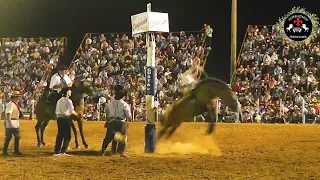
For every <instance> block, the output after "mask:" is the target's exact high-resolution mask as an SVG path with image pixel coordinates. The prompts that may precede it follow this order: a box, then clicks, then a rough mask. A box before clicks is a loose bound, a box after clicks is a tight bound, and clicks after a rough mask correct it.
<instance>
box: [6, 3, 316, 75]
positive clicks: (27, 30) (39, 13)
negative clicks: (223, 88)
mask: <svg viewBox="0 0 320 180" xmlns="http://www.w3.org/2000/svg"><path fill="white" fill-rule="evenodd" d="M148 2H151V3H152V11H157V12H166V13H169V22H170V31H180V30H185V31H197V30H200V29H201V28H202V27H203V24H204V23H207V24H210V25H211V27H212V28H213V29H214V31H215V32H214V36H213V51H212V53H211V57H210V59H209V62H208V63H209V64H208V65H207V67H206V69H207V71H208V70H210V72H209V73H210V75H211V76H214V77H217V78H221V79H223V80H225V81H229V68H230V33H231V32H230V27H231V24H230V22H231V19H230V17H231V0H197V1H196V0H190V1H189V2H188V1H186V0H184V1H181V0H176V1H174V0H172V1H169V0H149V1H147V0H86V1H83V0H0V37H17V36H21V37H40V36H42V37H48V36H49V37H56V36H65V37H67V38H68V57H67V58H66V59H69V61H70V60H71V59H72V57H73V55H74V54H75V52H76V49H77V48H78V47H79V44H80V43H81V40H82V38H83V36H84V35H85V33H87V32H131V22H130V16H131V15H134V14H138V13H140V12H144V11H146V4H147V3H148ZM319 5H320V1H318V0H285V1H284V0H268V1H264V0H238V34H237V35H238V51H237V53H239V49H240V47H241V44H242V40H243V37H244V34H245V31H246V28H247V25H248V24H267V25H268V24H270V25H271V24H274V23H275V22H276V21H277V20H278V18H279V17H281V16H283V15H285V14H286V13H287V12H288V11H290V10H291V9H292V7H294V6H301V7H304V8H306V9H307V11H309V12H312V13H316V14H318V16H320V8H319V7H320V6H319Z"/></svg>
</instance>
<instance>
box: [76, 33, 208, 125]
mask: <svg viewBox="0 0 320 180" xmlns="http://www.w3.org/2000/svg"><path fill="white" fill-rule="evenodd" d="M203 41H204V39H203V37H202V32H184V31H181V32H171V33H170V34H157V35H156V66H157V72H158V88H157V89H158V91H157V99H158V103H159V106H158V107H159V108H160V109H161V108H163V107H165V106H166V104H168V102H170V101H174V100H176V98H178V82H179V77H180V76H181V74H182V73H184V72H185V71H186V70H187V69H188V68H189V67H190V66H195V65H202V63H203V62H202V61H203V56H205V55H206V52H207V49H206V48H205V47H203V44H204V43H203ZM146 52H147V50H146V46H145V37H144V36H143V35H139V36H135V37H132V36H131V33H88V34H86V35H85V37H84V38H83V41H82V43H81V45H80V47H79V49H78V51H77V54H76V56H75V58H74V60H73V63H72V64H71V69H70V73H71V76H72V77H73V78H74V76H75V75H77V76H81V77H83V78H86V79H87V80H88V81H90V82H92V85H93V87H94V89H95V95H94V97H92V98H90V99H89V100H88V102H87V103H86V104H91V103H93V104H94V105H95V107H96V108H97V104H98V101H99V97H102V96H104V97H107V96H108V95H112V92H110V91H109V90H110V89H111V87H112V86H113V85H116V84H121V85H124V86H125V88H127V89H128V90H129V92H130V94H128V99H129V101H130V105H131V107H132V109H133V111H135V113H134V114H137V118H139V117H140V118H141V119H144V118H143V117H144V116H143V114H144V109H145V99H144V98H145V97H144V94H145V92H144V91H145V77H144V74H145V69H144V67H145V64H146V60H147V54H146ZM93 111H96V110H94V109H92V110H91V112H93ZM160 111H161V110H160ZM90 116H91V117H92V115H90Z"/></svg>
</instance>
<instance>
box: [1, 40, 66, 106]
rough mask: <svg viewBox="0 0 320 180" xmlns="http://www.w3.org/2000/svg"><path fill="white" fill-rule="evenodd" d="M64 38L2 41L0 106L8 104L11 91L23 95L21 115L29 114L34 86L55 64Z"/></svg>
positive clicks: (32, 101)
mask: <svg viewBox="0 0 320 180" xmlns="http://www.w3.org/2000/svg"><path fill="white" fill-rule="evenodd" d="M64 39H65V38H62V37H58V38H42V37H40V38H21V37H18V38H3V39H2V41H1V42H0V68H1V70H2V71H0V99H1V101H0V105H1V106H3V105H4V104H5V103H6V102H8V98H9V96H10V93H11V91H12V90H19V91H21V92H22V93H23V96H22V98H21V102H20V106H21V111H22V112H30V111H31V110H32V108H33V106H32V105H33V104H34V101H35V92H36V91H35V90H36V89H37V85H38V83H39V82H40V80H41V79H42V77H43V75H44V74H45V73H46V71H47V67H48V65H49V64H53V65H54V64H56V63H57V60H58V55H59V52H60V51H63V49H64V46H65V44H64Z"/></svg>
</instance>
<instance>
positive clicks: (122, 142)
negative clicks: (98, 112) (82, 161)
mask: <svg viewBox="0 0 320 180" xmlns="http://www.w3.org/2000/svg"><path fill="white" fill-rule="evenodd" d="M126 95H127V92H126V91H125V90H124V89H123V87H122V86H120V85H118V86H116V88H115V97H114V99H112V100H111V102H110V103H109V104H108V105H107V107H106V114H107V122H106V124H105V127H106V128H107V133H106V136H105V138H104V140H103V144H102V148H101V152H100V155H101V156H104V155H105V152H106V149H107V147H108V145H109V143H110V142H111V141H112V140H113V139H114V138H115V134H116V133H117V135H119V136H120V137H119V138H116V139H115V140H117V141H119V145H118V152H119V153H120V156H121V157H129V156H128V155H126V154H125V148H126V144H127V142H126V141H127V140H126V139H127V123H126V120H131V119H132V115H131V108H130V106H129V104H127V103H126V102H125V101H124V98H125V96H126Z"/></svg>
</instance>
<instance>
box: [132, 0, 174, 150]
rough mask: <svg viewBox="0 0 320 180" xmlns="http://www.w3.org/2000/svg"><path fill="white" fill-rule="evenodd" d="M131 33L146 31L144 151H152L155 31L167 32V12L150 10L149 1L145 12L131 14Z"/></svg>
mask: <svg viewBox="0 0 320 180" xmlns="http://www.w3.org/2000/svg"><path fill="white" fill-rule="evenodd" d="M131 25H132V35H135V34H141V33H146V45H147V66H146V69H145V71H146V109H147V124H146V125H145V144H144V152H145V153H153V152H155V149H156V148H155V147H156V125H155V121H156V110H155V101H154V99H155V98H154V96H155V95H156V91H157V71H156V67H155V66H156V62H155V53H156V42H155V35H154V33H155V32H166V33H168V32H169V16H168V13H160V12H151V3H149V4H147V12H143V13H140V14H136V15H133V16H131Z"/></svg>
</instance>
